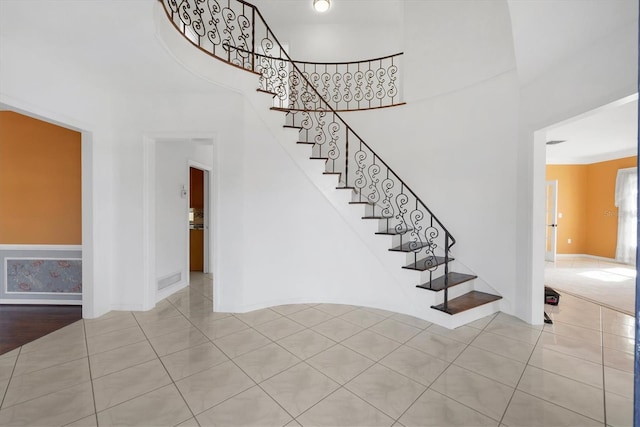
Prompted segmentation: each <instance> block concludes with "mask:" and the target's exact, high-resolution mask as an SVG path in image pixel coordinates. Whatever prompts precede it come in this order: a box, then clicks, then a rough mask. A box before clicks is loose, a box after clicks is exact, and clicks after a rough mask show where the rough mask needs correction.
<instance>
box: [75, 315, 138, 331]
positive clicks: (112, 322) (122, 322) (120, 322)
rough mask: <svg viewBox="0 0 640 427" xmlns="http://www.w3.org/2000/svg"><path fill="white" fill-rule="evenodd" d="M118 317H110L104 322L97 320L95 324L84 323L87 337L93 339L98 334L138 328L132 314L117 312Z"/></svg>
mask: <svg viewBox="0 0 640 427" xmlns="http://www.w3.org/2000/svg"><path fill="white" fill-rule="evenodd" d="M119 313H120V314H119V315H118V316H112V317H109V318H107V319H105V320H98V321H96V322H87V323H85V330H86V333H87V336H88V337H93V336H96V335H100V334H106V333H108V332H114V331H119V330H121V329H127V328H131V327H133V326H138V322H137V321H136V319H135V317H133V314H131V313H129V312H119Z"/></svg>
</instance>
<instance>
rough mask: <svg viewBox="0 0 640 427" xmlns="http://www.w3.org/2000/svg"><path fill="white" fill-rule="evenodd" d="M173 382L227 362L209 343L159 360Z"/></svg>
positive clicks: (218, 350)
mask: <svg viewBox="0 0 640 427" xmlns="http://www.w3.org/2000/svg"><path fill="white" fill-rule="evenodd" d="M160 360H162V364H163V365H164V367H165V368H166V369H167V371H169V375H171V378H173V380H174V381H178V380H180V379H182V378H185V377H188V376H190V375H193V374H195V373H197V372H201V371H204V370H205V369H209V368H211V367H213V366H215V365H219V364H220V363H223V362H226V361H228V360H229V358H228V357H227V356H225V355H224V354H223V353H222V352H221V351H220V349H218V347H216V346H215V345H213V344H212V343H210V342H205V343H203V344H200V345H197V346H195V347H190V348H187V349H184V350H182V351H178V352H176V353H171V354H169V355H167V356H163V357H161V358H160Z"/></svg>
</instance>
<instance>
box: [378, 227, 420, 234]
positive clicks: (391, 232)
mask: <svg viewBox="0 0 640 427" xmlns="http://www.w3.org/2000/svg"><path fill="white" fill-rule="evenodd" d="M411 230H413V229H412V228H403V229H401V230H400V231H398V230H396V229H395V228H390V229H388V230H386V231H377V232H376V234H380V235H383V236H399V235H401V234H405V233H408V232H410V231H411Z"/></svg>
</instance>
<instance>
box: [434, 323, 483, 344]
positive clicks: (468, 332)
mask: <svg viewBox="0 0 640 427" xmlns="http://www.w3.org/2000/svg"><path fill="white" fill-rule="evenodd" d="M427 332H429V333H430V334H434V335H442V336H444V337H447V338H450V339H453V340H456V341H460V342H463V343H465V344H469V343H470V342H471V341H473V340H474V339H475V337H477V336H478V334H479V333H480V331H479V330H478V329H476V328H472V327H470V326H460V327H458V328H455V329H447V328H445V327H442V326H439V325H431V326H429V327H428V328H427Z"/></svg>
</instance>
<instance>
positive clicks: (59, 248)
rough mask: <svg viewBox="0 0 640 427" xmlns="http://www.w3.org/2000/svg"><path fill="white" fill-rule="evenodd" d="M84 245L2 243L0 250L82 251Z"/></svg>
mask: <svg viewBox="0 0 640 427" xmlns="http://www.w3.org/2000/svg"><path fill="white" fill-rule="evenodd" d="M81 250H82V245H0V251H81Z"/></svg>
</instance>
